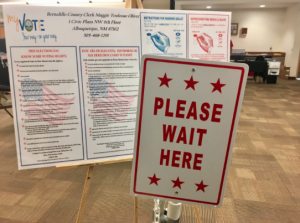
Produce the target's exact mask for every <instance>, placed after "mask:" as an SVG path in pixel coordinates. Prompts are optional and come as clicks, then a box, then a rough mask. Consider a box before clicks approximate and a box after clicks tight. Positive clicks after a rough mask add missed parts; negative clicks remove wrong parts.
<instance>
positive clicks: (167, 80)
mask: <svg viewBox="0 0 300 223" xmlns="http://www.w3.org/2000/svg"><path fill="white" fill-rule="evenodd" d="M158 79H159V80H160V81H161V82H160V85H159V86H160V87H161V86H163V85H166V86H167V87H169V82H170V81H171V80H173V79H172V78H168V77H167V73H165V75H164V77H158Z"/></svg>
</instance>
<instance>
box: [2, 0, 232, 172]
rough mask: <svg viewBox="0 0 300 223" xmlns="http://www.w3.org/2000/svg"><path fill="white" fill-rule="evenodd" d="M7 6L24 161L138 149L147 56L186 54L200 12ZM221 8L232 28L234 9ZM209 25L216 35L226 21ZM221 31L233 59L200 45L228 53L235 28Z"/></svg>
mask: <svg viewBox="0 0 300 223" xmlns="http://www.w3.org/2000/svg"><path fill="white" fill-rule="evenodd" d="M3 9H4V23H5V34H6V46H7V54H8V60H9V73H10V82H11V93H12V100H13V110H14V123H15V133H16V134H15V135H16V146H17V154H18V164H19V169H28V168H38V167H47V166H55V165H58V164H60V165H61V164H76V163H85V162H92V161H93V162H94V161H98V160H108V159H114V158H122V157H124V158H126V157H132V154H133V144H134V131H135V119H136V108H137V107H136V106H137V97H138V85H139V69H140V57H141V55H142V54H153V55H167V56H173V57H181V58H186V57H188V52H189V49H188V48H189V47H190V46H189V45H188V39H189V36H190V35H191V33H189V31H188V24H189V21H188V19H189V14H190V13H192V12H190V11H176V10H175V11H163V10H137V9H104V8H95V7H82V8H79V7H49V6H47V7H41V6H27V5H26V6H8V5H5V6H3ZM201 13H202V12H201ZM207 13H211V12H203V14H207ZM215 14H219V15H220V17H222V18H223V19H225V20H226V22H223V23H222V24H223V25H225V26H226V28H228V29H229V24H230V22H231V21H230V18H231V13H229V12H228V13H227V12H222V13H221V12H215ZM205 24H207V22H205V21H203V25H204V26H206V25H205ZM218 24H219V23H218ZM223 28H224V27H222V32H223ZM224 30H225V29H224ZM191 32H194V31H191ZM205 32H211V33H209V35H210V36H211V37H212V38H214V39H216V38H218V37H217V36H218V32H220V29H219V28H218V26H216V27H215V28H211V29H210V30H209V31H208V30H205ZM223 34H224V36H226V40H225V39H224V45H223V48H220V49H219V51H220V52H219V51H218V52H217V51H216V53H222V54H224V55H225V54H227V57H226V56H224V57H222V58H215V57H214V56H213V55H214V53H213V52H215V51H214V50H211V51H209V52H208V51H207V52H206V51H204V50H203V48H199V49H198V50H200V51H201V52H202V53H203V54H207V55H209V54H211V55H212V56H208V57H206V58H207V59H216V60H220V61H227V60H228V57H229V46H230V45H229V35H230V33H229V32H225V33H223ZM214 41H216V40H214ZM201 43H204V45H205V46H206V45H208V44H210V43H206V42H204V41H202V42H201ZM209 46H210V47H211V44H210V45H209ZM214 46H215V45H214ZM191 48H194V46H191ZM204 49H206V48H204Z"/></svg>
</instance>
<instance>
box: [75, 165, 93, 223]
mask: <svg viewBox="0 0 300 223" xmlns="http://www.w3.org/2000/svg"><path fill="white" fill-rule="evenodd" d="M93 168H94V166H89V169H88V171H87V174H86V178H85V183H84V187H83V192H82V197H81V201H80V206H79V210H78V214H77V220H76V223H80V222H81V219H82V214H83V210H84V205H85V201H86V197H87V194H88V191H89V187H90V183H91V177H92V173H93Z"/></svg>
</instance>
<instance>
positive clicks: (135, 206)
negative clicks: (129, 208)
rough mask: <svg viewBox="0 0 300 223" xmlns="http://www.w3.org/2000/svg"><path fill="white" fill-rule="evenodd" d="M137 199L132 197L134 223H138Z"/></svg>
mask: <svg viewBox="0 0 300 223" xmlns="http://www.w3.org/2000/svg"><path fill="white" fill-rule="evenodd" d="M138 222H139V220H138V198H137V196H134V223H138Z"/></svg>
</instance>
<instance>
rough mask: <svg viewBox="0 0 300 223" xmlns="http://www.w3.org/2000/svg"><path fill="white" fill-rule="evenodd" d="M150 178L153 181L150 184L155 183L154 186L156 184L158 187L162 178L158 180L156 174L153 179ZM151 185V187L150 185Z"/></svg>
mask: <svg viewBox="0 0 300 223" xmlns="http://www.w3.org/2000/svg"><path fill="white" fill-rule="evenodd" d="M148 178H149V179H150V180H151V181H150V184H153V183H154V184H156V185H157V186H158V184H157V181H159V180H160V178H157V177H156V175H155V174H154V175H153V177H148ZM150 184H149V185H150Z"/></svg>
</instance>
